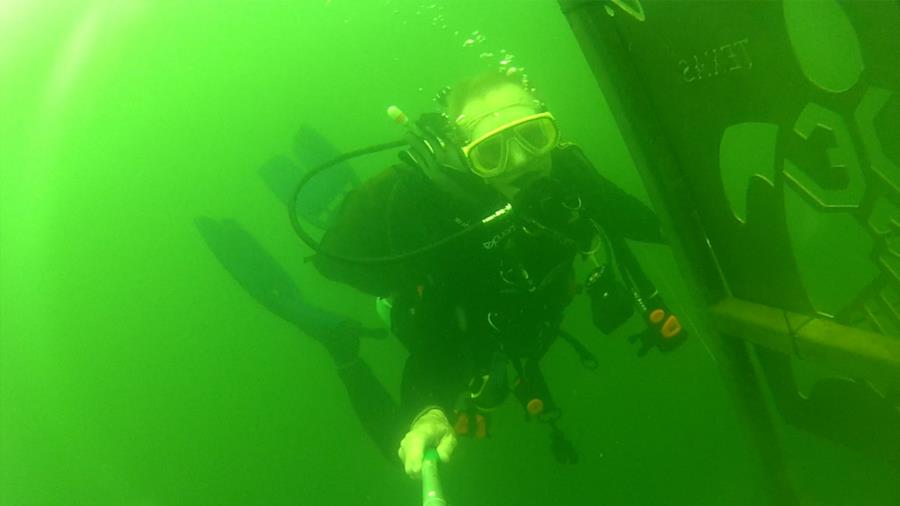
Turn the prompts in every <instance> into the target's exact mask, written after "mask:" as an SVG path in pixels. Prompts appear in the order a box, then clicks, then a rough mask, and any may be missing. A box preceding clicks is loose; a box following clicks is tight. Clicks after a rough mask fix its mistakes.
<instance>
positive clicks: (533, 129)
mask: <svg viewBox="0 0 900 506" xmlns="http://www.w3.org/2000/svg"><path fill="white" fill-rule="evenodd" d="M516 136H517V137H518V138H519V140H520V141H521V142H522V144H523V146H524V147H525V148H527V149H529V150H531V151H533V152H535V153H540V152H543V151H546V150H548V149H550V148H552V147H553V146H555V145H556V125H555V124H554V123H553V120H552V119H550V118H538V119H535V120H532V121H528V122H526V123H522V124H521V125H519V126H517V127H516Z"/></svg>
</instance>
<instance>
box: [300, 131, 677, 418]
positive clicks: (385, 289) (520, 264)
mask: <svg viewBox="0 0 900 506" xmlns="http://www.w3.org/2000/svg"><path fill="white" fill-rule="evenodd" d="M552 158H553V160H552V162H553V169H552V172H551V176H550V177H549V178H548V179H546V180H544V181H542V182H539V183H537V184H536V185H535V186H534V188H532V190H531V191H530V192H529V194H527V195H526V194H525V193H524V192H523V198H522V199H521V202H520V201H519V199H518V198H517V201H516V202H515V203H514V205H513V212H512V213H509V214H507V215H505V216H502V217H500V218H497V219H495V220H493V221H491V222H490V223H489V224H488V225H485V226H483V227H481V228H480V229H478V230H477V231H476V232H474V233H472V234H468V235H466V236H465V237H464V238H463V239H460V240H458V241H454V242H452V243H449V244H447V245H445V246H444V247H442V248H440V249H439V250H437V251H434V252H431V253H428V254H425V255H422V256H419V257H417V258H414V259H410V260H407V261H403V262H395V263H391V264H385V265H355V264H348V263H345V262H341V261H335V260H330V259H329V258H327V257H325V256H322V255H319V256H317V257H316V259H315V265H316V267H317V268H318V269H319V270H320V271H321V272H322V273H323V274H324V275H325V276H326V277H328V278H330V279H332V280H336V281H339V282H343V283H346V284H349V285H351V286H354V287H356V288H358V289H359V290H362V291H364V292H366V293H370V294H372V295H377V296H383V297H391V298H392V300H393V304H394V307H393V312H392V313H393V314H392V330H393V332H394V333H395V335H397V337H398V338H399V339H400V340H401V341H402V342H403V344H404V345H405V347H406V348H407V349H408V350H409V353H410V356H409V359H408V361H407V364H406V367H405V370H404V374H403V387H402V399H401V405H402V406H401V414H402V415H403V417H404V418H405V419H406V420H407V421H408V420H409V419H410V418H411V417H412V416H414V415H415V414H416V413H418V412H419V411H420V410H421V409H423V408H424V407H426V406H440V407H442V408H443V409H444V410H445V412H447V413H448V414H449V413H451V412H452V410H453V408H454V407H455V403H456V402H457V399H458V397H459V395H460V394H461V393H463V392H464V391H466V390H467V389H468V388H470V383H471V381H472V379H473V377H474V378H478V377H481V375H482V374H483V373H484V372H485V371H486V370H488V369H490V367H491V364H492V361H493V359H494V358H495V357H496V355H497V353H498V351H499V352H502V353H503V354H504V356H506V357H509V358H510V359H513V360H531V361H534V362H536V361H537V360H539V359H540V357H541V356H542V355H543V354H544V353H545V352H546V350H547V348H548V347H549V346H550V344H551V343H552V342H553V340H554V339H555V338H556V336H557V335H558V326H559V323H560V321H561V320H562V316H563V310H564V308H565V307H566V306H567V305H568V304H569V302H570V301H571V299H572V297H573V296H574V294H575V286H576V283H575V279H574V272H573V260H574V259H575V257H576V255H577V254H578V251H579V250H582V251H584V250H586V249H587V248H589V247H590V245H591V243H592V240H593V239H594V238H595V236H596V235H597V234H598V228H599V229H602V230H603V231H604V233H605V234H607V235H608V236H611V237H613V236H615V237H626V238H631V239H635V240H639V241H645V242H660V241H661V237H660V232H659V224H658V221H657V219H656V216H655V215H654V213H653V212H652V211H651V210H650V209H649V208H647V207H646V206H645V205H644V204H642V203H641V202H640V201H639V200H637V199H636V198H634V197H632V196H630V195H628V194H626V193H624V192H623V191H622V190H621V189H619V188H618V187H616V186H615V185H613V184H612V183H611V182H610V181H609V180H607V179H606V178H604V177H603V176H602V175H600V174H599V173H598V172H597V171H596V169H594V168H593V167H592V166H591V164H590V163H589V162H588V160H587V159H586V158H585V157H584V155H583V153H582V152H581V150H580V149H579V148H577V147H576V146H574V145H571V144H569V145H562V146H560V147H559V148H557V149H556V150H555V151H554V152H553V154H552ZM504 204H505V202H504V201H502V200H495V201H485V202H483V203H481V204H480V205H468V204H465V203H463V202H461V201H457V200H454V199H453V198H452V197H449V196H448V195H447V194H445V193H444V192H442V191H441V190H440V189H438V188H437V187H435V186H434V185H433V184H432V183H430V182H429V181H428V180H427V179H425V178H424V176H423V175H422V174H421V173H420V172H419V171H417V170H414V169H413V168H410V167H406V166H404V165H397V166H394V167H391V168H388V169H386V170H385V171H383V172H382V173H381V174H379V175H378V176H376V177H374V178H372V179H370V180H369V181H367V182H366V183H365V184H363V185H362V186H361V187H360V188H358V189H357V190H355V191H354V192H353V193H351V194H350V195H349V196H348V197H347V199H346V200H345V201H344V203H343V205H342V208H341V211H340V212H339V215H338V218H337V220H336V222H335V223H334V225H333V226H332V227H331V228H330V229H329V231H328V233H327V234H326V235H325V237H324V238H323V241H322V247H323V249H326V250H328V251H334V252H339V253H341V254H344V255H356V256H366V257H385V256H390V255H396V254H400V253H404V252H407V251H411V250H412V249H414V248H417V247H420V246H423V245H427V244H432V243H434V242H435V241H438V240H440V239H443V238H445V237H447V236H448V235H450V234H453V233H455V232H458V231H460V230H462V229H464V228H466V227H468V226H469V225H471V224H473V223H477V222H479V221H480V220H482V219H483V218H485V217H486V216H489V215H491V214H492V213H494V212H495V211H497V210H498V209H500V208H502V207H503V205H504Z"/></svg>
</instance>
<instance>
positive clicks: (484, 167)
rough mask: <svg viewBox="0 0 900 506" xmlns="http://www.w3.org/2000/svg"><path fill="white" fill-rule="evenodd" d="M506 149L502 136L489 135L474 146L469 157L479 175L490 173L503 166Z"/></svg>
mask: <svg viewBox="0 0 900 506" xmlns="http://www.w3.org/2000/svg"><path fill="white" fill-rule="evenodd" d="M504 151H505V149H504V141H503V139H502V138H501V136H494V137H489V138H487V139H485V140H484V141H482V142H480V143H478V145H477V146H475V147H474V148H472V152H471V153H469V159H470V160H471V161H472V164H473V166H474V168H475V170H476V172H477V173H478V174H479V175H482V176H485V175H490V174H491V173H493V172H496V171H497V170H499V169H501V168H502V167H503V155H504Z"/></svg>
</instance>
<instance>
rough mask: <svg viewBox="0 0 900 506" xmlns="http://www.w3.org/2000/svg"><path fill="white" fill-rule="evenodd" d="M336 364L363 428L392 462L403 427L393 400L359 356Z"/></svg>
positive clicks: (395, 457) (395, 456)
mask: <svg viewBox="0 0 900 506" xmlns="http://www.w3.org/2000/svg"><path fill="white" fill-rule="evenodd" d="M336 365H337V366H338V376H339V377H340V379H341V382H342V383H343V384H344V388H345V389H346V390H347V394H348V395H349V397H350V404H351V405H352V406H353V411H354V412H355V413H356V416H357V417H358V418H359V421H360V423H362V426H363V430H365V431H366V433H367V434H368V435H369V437H370V438H371V439H372V441H373V442H374V443H375V445H376V446H377V447H378V450H379V451H380V452H381V454H382V455H384V457H385V458H386V459H388V461H395V460H396V459H397V445H398V443H399V441H400V439H401V438H402V437H403V431H402V429H403V427H404V424H403V422H402V421H401V419H400V415H399V408H398V406H397V403H396V402H395V401H394V399H393V398H392V397H391V395H390V394H389V393H388V391H387V389H385V388H384V386H383V385H382V384H381V382H380V381H378V378H376V377H375V374H373V373H372V369H371V368H370V367H369V365H368V364H367V363H366V362H365V361H364V360H362V359H361V358H358V357H357V359H356V360H352V361H350V362H346V363H344V364H337V363H336Z"/></svg>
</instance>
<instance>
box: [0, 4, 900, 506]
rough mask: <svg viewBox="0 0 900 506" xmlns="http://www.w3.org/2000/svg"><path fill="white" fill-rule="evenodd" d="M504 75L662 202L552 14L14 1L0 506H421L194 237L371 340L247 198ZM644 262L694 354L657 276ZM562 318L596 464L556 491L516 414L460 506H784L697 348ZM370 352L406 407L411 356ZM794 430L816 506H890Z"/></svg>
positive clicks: (663, 253)
mask: <svg viewBox="0 0 900 506" xmlns="http://www.w3.org/2000/svg"><path fill="white" fill-rule="evenodd" d="M476 31H477V32H478V34H475V33H474V32H476ZM479 36H480V37H479ZM470 38H471V39H473V40H474V43H471V44H467V43H466V40H467V39H470ZM503 50H505V51H507V52H509V53H511V54H513V55H514V58H515V62H516V64H517V65H520V66H524V67H525V69H526V71H527V73H528V75H529V76H530V77H531V81H532V83H533V84H534V86H535V87H536V88H537V90H538V93H539V95H540V96H541V97H542V98H543V99H544V100H545V101H546V102H547V104H548V105H549V106H550V108H551V109H552V110H553V112H554V113H555V115H556V116H557V118H558V119H559V122H560V124H561V125H562V129H563V135H564V136H565V137H566V138H567V139H569V140H572V141H575V142H577V143H579V144H580V145H582V146H583V148H584V150H585V151H586V153H587V154H588V156H589V157H590V158H591V159H592V160H593V161H594V163H595V164H596V165H597V167H598V168H600V170H602V171H603V172H604V173H605V174H606V175H607V176H608V177H609V178H610V179H612V180H613V181H615V182H616V183H618V184H619V185H621V186H622V187H623V188H625V189H626V190H627V191H629V192H631V193H633V194H635V195H637V196H639V197H640V198H642V199H644V200H646V193H645V192H644V190H643V187H642V185H641V182H640V179H639V178H638V176H637V174H636V172H635V171H634V168H633V165H632V163H631V161H630V160H629V158H628V155H627V152H626V150H625V147H624V145H623V143H622V140H621V138H620V137H619V134H618V132H617V130H616V128H615V126H614V124H613V122H612V119H611V117H610V114H609V112H608V110H607V108H606V105H605V102H604V99H603V97H602V95H601V94H600V92H599V90H598V88H597V87H596V84H595V81H594V77H593V76H592V75H591V73H590V71H589V69H588V67H587V65H586V63H585V62H584V60H583V59H582V56H581V52H580V49H579V47H578V45H577V43H576V41H575V39H574V37H573V35H572V33H571V31H570V29H569V26H568V24H567V23H566V20H565V18H564V17H563V16H562V14H561V13H560V11H559V7H558V5H557V3H556V2H554V1H550V0H528V1H526V0H522V1H481V2H475V1H454V2H452V3H450V2H444V3H438V2H414V1H390V0H370V1H363V0H354V1H350V0H332V1H325V0H303V1H296V0H294V1H275V0H266V1H260V2H249V1H239V0H228V1H212V0H187V1H183V2H151V1H137V0H134V1H132V0H123V1H99V0H93V1H92V0H81V1H78V0H56V1H33V0H3V1H2V2H0V177H2V184H0V191H2V199H0V206H2V207H0V234H2V235H0V275H2V278H0V281H2V286H0V339H2V340H0V504H2V505H3V506H6V505H9V506H19V505H128V506H168V505H181V504H184V505H232V504H234V505H237V504H242V505H244V504H258V505H280V504H322V505H332V504H335V505H337V504H358V505H388V504H391V505H413V504H416V502H417V501H418V500H419V495H418V494H419V491H418V486H419V485H418V484H417V483H415V482H412V481H410V480H409V479H408V478H406V476H405V475H404V473H403V470H402V466H401V465H400V463H399V461H397V462H386V461H384V460H383V459H382V458H381V456H380V455H379V454H378V453H377V451H376V449H375V446H374V445H373V444H372V443H371V442H370V441H369V440H368V438H367V437H366V435H365V434H364V433H363V431H362V429H361V427H360V425H359V422H358V421H357V420H356V419H355V418H354V416H353V413H352V411H351V407H350V404H349V402H348V400H347V398H346V394H345V392H344V391H343V389H342V386H341V384H340V382H339V381H338V378H337V375H336V372H335V371H334V369H333V367H332V366H331V365H330V363H329V361H328V360H327V355H326V353H325V352H324V350H323V349H321V348H320V347H319V346H318V345H317V344H316V343H315V342H313V341H312V340H311V339H308V338H306V336H303V335H298V333H297V332H296V330H295V329H294V328H293V327H291V326H290V325H289V324H287V323H284V322H283V321H281V320H279V319H278V318H277V317H275V316H273V315H272V314H271V313H269V312H267V311H266V310H265V309H263V308H262V307H261V306H259V305H258V304H257V303H256V302H255V301H254V300H253V299H252V298H250V297H249V296H248V295H247V294H246V293H245V292H244V291H243V290H242V289H241V287H240V286H239V285H238V284H237V283H235V282H234V281H233V280H232V278H231V277H230V276H229V275H228V273H227V272H226V271H225V270H224V269H223V268H222V266H221V265H220V264H219V263H218V262H217V261H216V259H215V258H214V257H213V255H212V254H211V253H210V251H209V249H208V248H207V246H206V244H205V243H204V242H203V240H202V238H201V236H200V235H199V234H198V232H197V229H196V228H195V226H194V219H195V218H197V217H200V216H207V217H212V218H232V219H234V220H236V221H237V222H239V223H240V224H241V225H242V226H243V227H244V228H246V229H247V230H249V231H251V232H252V233H253V234H254V236H255V237H256V238H257V239H258V240H259V241H260V243H261V244H263V245H264V246H265V247H266V248H267V249H268V250H269V251H270V252H271V253H272V254H273V255H274V256H275V257H276V259H277V260H278V261H280V262H281V263H282V264H283V265H284V266H286V267H287V269H288V270H289V272H290V274H291V276H292V277H293V279H294V280H295V282H296V283H297V284H298V285H299V286H300V287H301V290H302V292H303V293H304V294H305V295H307V296H308V297H309V298H310V299H312V300H314V301H315V303H316V304H318V305H319V306H321V307H322V308H325V309H328V310H331V311H334V312H338V313H342V314H346V315H349V316H352V317H354V318H356V319H358V320H361V321H363V322H365V323H367V324H370V325H377V324H378V320H377V317H376V315H375V312H374V309H373V303H372V300H371V299H370V298H369V297H366V296H363V295H361V294H358V293H356V292H354V291H352V290H351V289H349V288H346V287H342V286H338V285H336V284H333V283H330V282H328V281H326V280H324V279H323V278H321V277H320V276H319V275H318V274H317V273H316V272H314V270H313V269H312V268H311V267H310V266H309V265H306V264H304V263H303V257H304V256H306V255H308V254H309V251H308V250H306V249H305V248H304V247H303V246H302V245H301V243H300V242H299V241H298V240H297V238H296V237H295V236H294V235H293V232H292V231H291V229H290V226H289V224H288V221H287V218H286V214H285V212H284V209H283V206H282V204H281V203H280V202H278V201H277V199H275V198H273V196H272V195H271V194H270V192H269V190H268V189H267V188H266V187H265V185H264V183H263V182H262V181H261V180H260V178H259V176H258V173H257V171H258V170H259V168H260V166H262V165H263V164H264V163H265V162H266V161H267V160H270V159H271V158H272V157H274V156H277V155H282V154H289V153H290V150H291V144H292V139H293V136H294V134H295V133H296V131H297V130H298V128H299V127H300V125H302V124H307V125H313V126H314V127H315V128H316V129H317V130H318V131H319V132H320V133H322V134H323V135H324V136H325V137H327V138H328V139H330V140H331V141H332V142H333V143H334V144H336V145H337V146H338V147H339V148H340V149H347V150H349V149H355V148H358V147H362V146H366V145H369V144H373V143H377V142H384V141H387V140H393V139H396V138H398V137H399V136H400V134H401V132H400V131H399V130H398V127H397V126H396V125H394V124H393V123H392V122H391V121H390V120H389V119H388V117H387V115H386V114H385V110H386V108H387V107H388V106H389V105H398V106H400V107H401V108H403V109H404V110H406V111H408V112H409V113H410V114H417V113H419V112H424V111H428V110H431V109H432V108H433V105H432V97H433V95H434V93H435V92H436V91H437V90H438V89H439V88H440V87H442V86H444V85H448V84H452V83H454V82H455V81H457V80H459V79H460V78H462V77H466V76H468V75H471V74H474V73H477V72H479V71H482V70H484V69H487V68H490V67H491V66H492V65H495V64H496V55H499V54H501V51H503ZM484 53H493V54H494V55H495V56H494V57H486V56H484V57H483V56H482V55H483V54H484ZM372 163H373V164H375V163H380V161H379V162H372ZM379 166H380V165H373V166H372V167H371V168H370V169H369V170H376V169H377V168H378V167H379ZM362 169H363V170H365V167H363V168H362ZM637 253H638V255H639V256H640V257H641V259H642V260H644V264H645V265H646V268H647V271H648V274H650V276H651V277H653V278H654V279H655V280H656V281H657V284H658V286H659V288H660V290H661V291H662V292H663V293H665V294H667V295H666V296H667V299H668V300H669V301H671V303H672V305H673V306H674V307H675V308H676V310H680V311H682V312H684V314H685V315H686V316H685V319H686V322H687V324H688V329H689V330H691V329H692V327H691V323H692V316H691V314H690V311H691V308H690V307H684V306H683V305H680V303H679V301H680V300H687V298H686V294H685V293H684V290H685V289H684V287H683V284H682V283H681V281H680V280H679V278H678V276H677V274H676V273H677V267H676V265H675V262H674V260H673V259H672V258H671V256H670V254H669V252H668V250H667V249H665V248H660V247H654V246H640V247H639V249H638V251H637ZM568 318H569V320H568V322H567V327H568V328H569V329H570V330H571V331H573V332H574V333H576V334H578V335H580V336H582V337H584V338H585V340H586V342H588V344H589V346H590V347H591V349H592V350H593V351H594V352H595V353H596V354H597V356H598V357H599V359H600V367H599V368H598V370H597V371H596V372H591V371H587V370H584V369H581V368H579V367H578V366H577V363H578V362H577V359H576V357H575V355H574V354H573V353H572V352H571V350H570V349H568V348H565V347H561V346H558V347H557V349H554V350H552V351H551V353H550V354H549V356H548V357H547V359H546V360H545V366H544V367H545V372H546V375H547V377H548V378H549V379H550V381H551V382H552V383H551V387H552V388H553V390H554V392H555V395H556V397H557V401H558V402H559V403H560V404H561V405H562V406H563V407H564V409H565V418H564V422H563V426H564V428H565V430H566V433H567V435H568V436H569V437H570V439H571V440H572V441H573V443H574V444H575V445H576V447H577V449H578V451H579V452H580V454H581V462H580V463H579V464H578V465H576V466H572V467H563V466H560V465H558V464H556V463H555V461H554V460H553V458H552V455H551V453H550V451H549V443H548V438H547V434H546V431H545V428H544V427H540V426H536V425H534V424H527V423H525V422H524V421H523V420H522V418H521V416H520V414H519V412H518V410H517V407H516V406H512V405H510V406H507V408H505V409H504V410H503V411H501V412H500V413H498V414H497V416H496V419H495V426H494V435H493V437H492V438H491V439H490V440H487V441H468V440H466V441H462V442H461V444H460V447H459V448H458V450H457V453H456V455H455V456H454V461H453V462H452V463H451V464H450V465H449V466H448V467H445V468H444V469H443V470H442V471H443V477H444V481H445V483H444V490H445V492H446V493H447V495H448V497H449V498H450V501H451V504H453V505H456V506H476V505H548V504H559V505H565V504H597V505H601V504H611V505H619V504H635V505H682V504H684V505H688V504H690V505H699V504H704V505H705V504H709V505H719V504H739V505H757V504H765V503H766V502H765V501H766V500H767V499H766V496H765V494H764V493H763V492H762V491H761V485H760V482H761V477H760V475H761V472H760V470H761V469H762V468H763V466H765V465H766V463H765V462H759V460H758V457H757V456H756V455H757V454H756V452H755V451H754V448H753V447H752V445H751V443H750V438H749V436H748V435H747V431H746V427H744V423H743V422H742V421H741V420H739V417H738V415H737V414H736V410H735V407H734V403H733V401H732V399H730V397H729V394H728V392H727V391H726V389H725V387H724V386H723V385H722V382H721V380H720V376H719V371H718V369H717V364H716V361H715V360H714V359H713V356H712V354H711V353H709V352H708V351H707V349H706V347H705V346H704V344H703V341H702V339H700V338H698V336H697V333H696V332H693V338H692V339H691V340H690V341H689V342H688V343H687V344H686V345H685V346H684V347H683V348H682V349H681V350H679V351H678V352H677V353H673V354H671V355H668V356H664V357H663V356H659V355H658V354H651V355H650V356H648V357H646V358H643V359H639V358H637V357H636V356H635V347H634V346H632V345H630V344H629V343H628V342H627V340H625V339H624V336H627V335H629V334H631V333H634V332H635V331H636V330H637V329H638V328H639V326H640V323H639V322H631V323H630V324H629V326H628V328H625V329H622V330H621V331H620V332H619V333H618V334H617V335H616V336H612V337H604V336H602V335H600V334H599V333H598V332H597V331H595V330H592V328H591V326H590V319H589V316H588V312H587V307H586V303H585V302H584V301H577V302H576V303H575V304H574V306H573V307H572V310H571V311H570V312H569V314H568ZM362 353H363V356H364V358H366V359H367V361H369V362H370V363H371V364H372V366H373V368H374V369H375V371H376V374H378V376H379V377H380V378H381V380H382V381H383V382H384V383H385V385H387V386H388V388H389V389H390V390H391V391H392V392H393V393H394V394H396V393H397V390H398V387H399V378H400V370H401V368H402V364H403V360H404V358H405V357H404V353H405V352H404V351H403V349H402V348H401V346H400V345H399V344H398V343H396V342H394V341H389V342H366V343H364V347H363V350H362ZM748 381H750V379H749V378H748ZM780 431H781V433H782V435H783V437H784V442H785V446H786V450H785V451H786V453H787V455H788V456H787V460H788V466H789V468H790V469H791V470H792V471H791V472H792V476H791V479H792V480H793V482H794V483H795V485H796V488H797V491H798V495H799V496H800V498H801V501H802V504H810V505H814V504H815V505H820V504H821V505H843V504H847V505H851V504H852V505H869V504H871V505H881V504H897V503H898V502H900V492H898V490H897V489H898V488H900V487H898V485H897V484H898V483H900V474H898V471H897V470H891V469H887V468H884V467H881V466H879V465H878V464H877V463H874V462H870V461H868V460H866V458H865V457H862V456H859V455H857V454H855V453H853V452H852V451H850V450H847V449H844V448H841V447H837V446H833V445H831V444H830V443H826V442H824V441H822V440H819V439H816V438H815V437H813V436H809V435H806V434H803V433H799V432H796V430H794V429H791V428H789V427H781V428H780Z"/></svg>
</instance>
